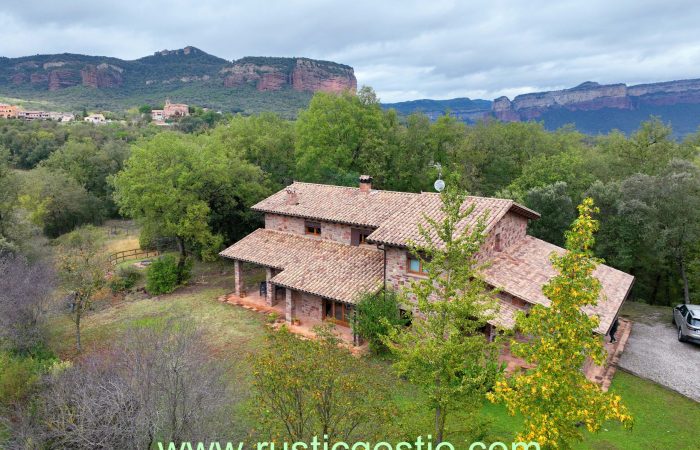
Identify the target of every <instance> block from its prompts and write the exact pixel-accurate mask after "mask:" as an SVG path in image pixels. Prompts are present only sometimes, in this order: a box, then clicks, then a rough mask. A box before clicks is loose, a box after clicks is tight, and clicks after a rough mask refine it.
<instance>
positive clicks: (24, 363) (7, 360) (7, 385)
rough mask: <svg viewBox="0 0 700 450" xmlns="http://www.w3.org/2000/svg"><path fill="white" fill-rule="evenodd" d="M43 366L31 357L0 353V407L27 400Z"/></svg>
mask: <svg viewBox="0 0 700 450" xmlns="http://www.w3.org/2000/svg"><path fill="white" fill-rule="evenodd" d="M43 366H44V364H43V363H42V361H40V360H37V359H35V358H32V357H22V356H16V355H13V354H11V353H9V352H2V353H0V405H4V406H9V405H12V404H16V403H18V402H21V401H22V400H23V399H25V398H27V397H28V396H29V394H30V393H31V392H32V390H33V389H34V387H35V386H36V384H37V382H38V381H39V377H40V374H41V372H42V368H43Z"/></svg>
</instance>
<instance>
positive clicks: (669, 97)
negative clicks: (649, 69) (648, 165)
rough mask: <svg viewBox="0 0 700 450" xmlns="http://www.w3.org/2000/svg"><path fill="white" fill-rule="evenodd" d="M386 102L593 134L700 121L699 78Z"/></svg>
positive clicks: (689, 129) (690, 126)
mask: <svg viewBox="0 0 700 450" xmlns="http://www.w3.org/2000/svg"><path fill="white" fill-rule="evenodd" d="M465 100H466V101H465ZM459 105H465V108H466V109H464V110H462V109H460V108H459ZM383 106H384V107H386V108H395V109H396V110H397V111H399V112H401V113H404V114H409V113H411V112H414V111H422V112H426V113H428V111H429V114H428V115H430V116H431V117H437V116H438V115H440V114H442V113H444V112H445V111H447V110H450V111H451V113H452V114H453V115H455V116H456V117H459V118H460V119H462V120H464V121H465V122H468V123H473V122H475V121H478V120H482V119H488V118H495V119H498V120H501V121H506V122H521V121H528V120H536V121H542V122H544V125H545V127H546V128H548V129H556V128H559V127H561V126H563V125H565V124H569V123H571V124H574V125H575V126H576V128H577V129H579V130H580V131H582V132H584V133H589V134H598V133H607V132H609V131H611V130H613V129H618V130H620V131H623V132H625V133H630V132H633V131H634V130H636V129H637V128H638V127H639V124H640V122H642V121H644V120H647V119H649V117H650V116H658V117H660V118H661V120H663V121H664V122H669V123H671V125H672V126H673V130H674V133H675V134H676V135H678V136H683V135H686V134H688V133H693V132H695V131H697V130H698V126H700V79H694V80H679V81H667V82H662V83H650V84H640V85H636V86H627V85H625V84H622V83H620V84H608V85H601V84H598V83H595V82H591V81H587V82H585V83H582V84H580V85H578V86H576V87H574V88H571V89H563V90H559V91H547V92H536V93H531V94H523V95H518V96H517V97H515V98H514V99H513V100H510V99H508V97H499V98H497V99H495V100H494V101H493V102H488V101H486V100H469V99H454V100H417V101H409V102H401V103H392V104H385V105H383Z"/></svg>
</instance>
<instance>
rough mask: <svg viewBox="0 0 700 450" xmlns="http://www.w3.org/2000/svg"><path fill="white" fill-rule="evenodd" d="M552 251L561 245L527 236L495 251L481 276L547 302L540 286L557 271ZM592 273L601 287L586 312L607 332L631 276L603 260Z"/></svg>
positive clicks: (530, 299) (529, 298)
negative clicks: (596, 316)
mask: <svg viewBox="0 0 700 450" xmlns="http://www.w3.org/2000/svg"><path fill="white" fill-rule="evenodd" d="M553 252H557V253H563V252H564V249H562V248H561V247H557V246H556V245H553V244H550V243H548V242H545V241H542V240H540V239H537V238H534V237H532V236H526V237H525V238H524V239H523V240H522V241H520V242H518V243H516V244H514V245H512V246H510V247H508V248H507V249H506V250H505V251H503V252H499V253H497V254H496V256H495V257H494V258H493V259H492V260H491V265H490V266H489V267H488V268H487V269H486V270H485V271H484V279H485V281H486V282H487V283H489V284H491V285H492V286H495V287H498V288H500V289H501V290H503V291H504V292H507V293H509V294H512V295H514V296H516V297H519V298H521V299H523V300H526V301H527V302H529V303H538V304H542V305H545V306H548V305H549V299H547V298H546V297H545V296H544V294H543V293H542V286H544V285H545V284H546V283H547V282H548V281H549V280H550V278H552V277H553V276H554V275H556V271H555V270H554V268H553V267H552V264H551V263H550V261H549V256H550V255H551V254H552V253H553ZM593 275H594V276H595V277H596V278H598V279H599V280H600V283H601V284H602V288H603V289H602V291H601V296H600V298H599V299H598V304H597V305H596V306H594V307H592V308H589V309H587V310H586V312H587V313H589V314H597V315H598V317H599V318H600V325H599V327H598V329H597V330H596V331H597V332H599V333H601V334H606V333H607V331H608V330H609V329H610V326H611V325H612V321H613V320H614V319H615V316H616V315H617V312H618V310H619V309H620V306H621V305H622V302H624V301H625V298H626V297H627V294H628V292H629V289H630V288H631V287H632V282H633V281H634V277H633V276H632V275H629V274H626V273H624V272H621V271H619V270H617V269H613V268H612V267H609V266H606V265H604V264H601V265H600V266H598V267H597V268H596V270H595V272H593Z"/></svg>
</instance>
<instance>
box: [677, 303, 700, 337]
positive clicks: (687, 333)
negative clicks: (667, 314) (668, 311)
mask: <svg viewBox="0 0 700 450" xmlns="http://www.w3.org/2000/svg"><path fill="white" fill-rule="evenodd" d="M673 324H674V325H675V326H676V327H678V340H679V341H681V342H685V341H691V342H696V343H698V344H700V305H678V306H676V307H675V308H673Z"/></svg>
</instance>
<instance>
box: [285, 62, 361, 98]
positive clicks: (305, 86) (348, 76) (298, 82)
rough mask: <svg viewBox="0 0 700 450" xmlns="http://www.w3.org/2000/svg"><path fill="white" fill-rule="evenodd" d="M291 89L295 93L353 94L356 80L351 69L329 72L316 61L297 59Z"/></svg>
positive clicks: (355, 88)
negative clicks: (295, 91)
mask: <svg viewBox="0 0 700 450" xmlns="http://www.w3.org/2000/svg"><path fill="white" fill-rule="evenodd" d="M334 69H335V68H334ZM292 87H293V88H294V90H297V91H311V92H316V91H323V92H334V93H340V92H343V91H351V92H355V91H357V79H356V78H355V73H354V71H353V70H352V69H349V70H342V69H341V68H338V69H337V70H329V69H328V68H327V67H324V66H322V65H321V64H319V63H318V62H317V61H312V60H310V59H298V60H297V64H296V67H295V68H294V71H293V72H292Z"/></svg>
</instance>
